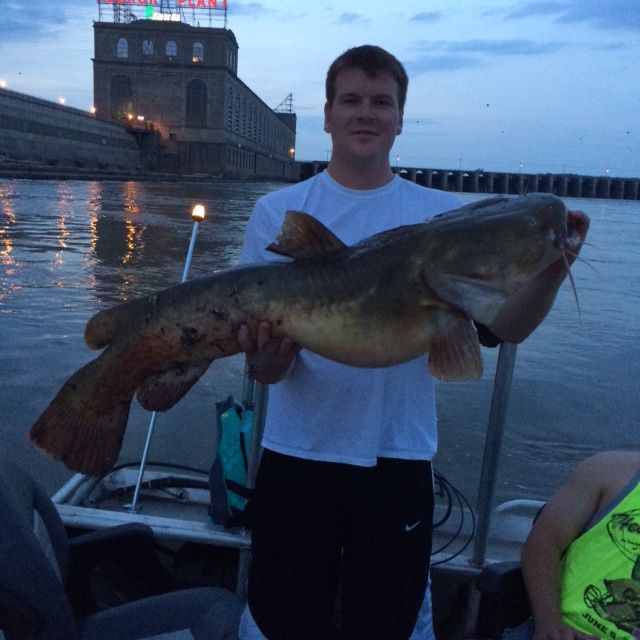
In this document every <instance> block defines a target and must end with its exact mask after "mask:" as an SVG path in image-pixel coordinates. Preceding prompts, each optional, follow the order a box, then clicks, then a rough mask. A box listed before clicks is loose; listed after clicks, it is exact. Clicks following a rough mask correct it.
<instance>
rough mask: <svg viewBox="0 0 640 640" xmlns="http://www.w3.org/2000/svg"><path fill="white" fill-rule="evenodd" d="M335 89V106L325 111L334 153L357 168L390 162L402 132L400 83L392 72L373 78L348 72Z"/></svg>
mask: <svg viewBox="0 0 640 640" xmlns="http://www.w3.org/2000/svg"><path fill="white" fill-rule="evenodd" d="M335 89H336V91H335V98H334V100H333V103H332V104H326V105H325V109H324V116H325V119H324V130H325V131H326V132H327V133H330V134H331V139H332V141H333V153H334V154H337V155H338V156H340V158H341V159H342V160H343V161H348V162H351V163H357V164H361V163H363V162H365V163H366V162H377V161H379V160H381V159H383V160H384V161H385V162H388V158H389V152H390V151H391V147H392V146H393V142H394V140H395V138H396V136H397V135H398V134H399V133H400V132H401V131H402V111H401V110H400V106H399V104H398V83H397V82H396V80H395V79H394V78H393V76H392V75H391V74H390V73H388V72H383V73H380V74H379V75H378V77H377V78H370V77H369V76H367V75H365V73H364V72H363V71H361V70H360V69H345V70H344V71H341V72H340V73H339V74H338V76H337V78H336V86H335Z"/></svg>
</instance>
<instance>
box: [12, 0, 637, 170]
mask: <svg viewBox="0 0 640 640" xmlns="http://www.w3.org/2000/svg"><path fill="white" fill-rule="evenodd" d="M160 1H163V2H165V3H166V2H177V0H157V2H158V3H160ZM187 15H188V10H187ZM217 15H220V17H221V18H222V16H223V14H222V13H219V12H218V14H217ZM112 17H113V12H112V7H109V6H104V5H103V6H102V19H103V20H105V21H112ZM98 19H99V7H98V4H97V2H96V0H0V82H4V83H6V87H7V88H8V89H11V90H14V91H19V92H22V93H26V94H29V95H34V96H37V97H39V98H44V99H47V100H52V101H56V102H57V101H58V100H59V99H60V98H61V97H64V99H65V103H66V104H67V105H69V106H72V107H76V108H79V109H86V110H89V109H90V108H91V106H92V104H93V75H92V74H93V70H92V62H91V58H92V56H93V28H92V24H93V21H96V20H98ZM202 26H206V25H202ZM213 26H224V22H222V21H217V22H214V24H213ZM227 28H229V29H231V30H232V31H233V32H234V34H235V36H236V38H237V41H238V44H239V47H240V48H239V53H238V76H239V77H240V79H241V80H242V81H243V82H245V84H247V85H248V86H249V87H250V88H251V89H252V90H253V91H254V92H255V93H256V94H257V95H258V96H259V97H260V98H261V99H262V100H263V101H264V102H266V103H267V104H268V105H269V106H271V107H272V108H275V107H277V106H278V105H279V104H280V103H282V102H283V101H284V100H285V99H286V98H287V96H288V95H289V94H292V97H293V109H294V111H295V112H296V113H297V117H298V125H297V141H296V158H297V159H298V160H326V159H328V157H329V154H330V149H331V141H330V138H329V136H328V135H327V134H325V133H324V131H323V128H322V124H323V118H322V110H323V105H324V79H325V74H326V70H327V68H328V67H329V65H330V64H331V62H332V61H333V59H334V58H336V57H337V56H338V55H340V54H341V53H342V52H343V51H345V50H346V49H348V48H349V47H352V46H357V45H361V44H365V43H370V44H377V45H380V46H382V47H384V48H386V49H388V50H389V51H391V52H392V53H393V54H394V55H395V56H396V57H397V58H398V59H399V60H400V61H401V62H402V63H403V64H404V65H405V67H406V69H407V71H408V74H409V78H410V83H409V94H408V98H407V104H406V107H405V113H404V129H403V133H402V134H401V135H400V136H399V137H398V138H397V140H396V143H395V145H394V148H393V149H392V151H391V162H392V165H395V166H401V167H417V168H421V167H422V168H447V169H468V170H472V169H480V168H482V169H484V170H485V171H492V170H493V171H510V172H513V173H517V172H523V173H527V172H551V173H577V174H583V175H610V176H620V177H640V0H536V1H532V0H507V1H502V0H457V2H451V0H395V1H390V0H386V1H384V0H352V1H350V2H349V1H342V2H340V1H338V0H324V1H322V2H318V1H315V0H281V1H279V2H276V1H270V0H257V1H250V0H228V11H227Z"/></svg>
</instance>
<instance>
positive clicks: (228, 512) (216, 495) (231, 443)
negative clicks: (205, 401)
mask: <svg viewBox="0 0 640 640" xmlns="http://www.w3.org/2000/svg"><path fill="white" fill-rule="evenodd" d="M216 423H217V434H218V442H217V451H216V456H215V458H214V461H213V464H212V466H211V470H210V471H209V489H210V491H211V503H210V505H209V515H210V516H211V520H212V521H213V522H214V523H215V524H222V525H225V526H243V525H245V524H246V517H245V516H246V513H245V509H246V506H247V500H248V499H249V496H250V493H251V492H250V490H249V489H248V488H247V469H248V464H249V448H250V445H251V427H252V423H253V407H252V406H250V405H248V404H246V403H242V404H240V403H238V402H235V401H234V399H233V396H228V397H227V398H226V400H223V401H222V402H216Z"/></svg>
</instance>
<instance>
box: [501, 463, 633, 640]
mask: <svg viewBox="0 0 640 640" xmlns="http://www.w3.org/2000/svg"><path fill="white" fill-rule="evenodd" d="M522 571H523V577H524V581H525V585H526V588H527V593H528V595H529V600H530V602H531V608H532V612H533V617H532V619H531V620H529V621H528V622H527V623H525V625H521V626H520V627H518V628H517V629H513V630H511V631H508V632H507V633H506V634H505V635H504V636H503V638H505V639H508V640H526V639H528V638H529V639H530V638H533V639H535V640H584V639H586V638H599V639H600V638H602V639H604V638H606V639H607V640H618V639H624V640H634V639H640V452H633V451H614V452H605V453H599V454H596V455H594V456H592V457H590V458H588V459H586V460H584V461H583V462H581V463H580V464H578V465H577V467H576V468H575V470H574V471H573V473H572V474H571V476H570V478H569V480H568V481H567V482H566V483H565V484H564V485H563V486H562V487H561V488H560V489H559V490H558V491H557V493H555V494H554V495H553V496H552V497H551V499H550V500H549V502H548V503H547V504H546V506H545V507H544V509H543V510H542V512H541V513H540V516H539V517H538V519H537V520H536V522H535V524H534V526H533V528H532V530H531V533H530V534H529V537H528V538H527V541H526V542H525V545H524V548H523V554H522Z"/></svg>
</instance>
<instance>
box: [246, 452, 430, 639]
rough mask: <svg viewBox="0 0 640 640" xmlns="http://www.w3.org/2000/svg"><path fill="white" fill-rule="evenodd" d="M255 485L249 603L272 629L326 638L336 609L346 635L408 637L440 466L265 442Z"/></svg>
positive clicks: (279, 634)
mask: <svg viewBox="0 0 640 640" xmlns="http://www.w3.org/2000/svg"><path fill="white" fill-rule="evenodd" d="M256 485H257V486H256V491H255V495H254V498H253V499H252V504H251V505H250V519H251V525H252V539H253V542H252V559H251V566H250V570H249V608H250V610H251V613H252V615H253V617H254V619H255V620H256V623H257V624H258V627H259V628H260V630H261V631H262V633H263V635H265V636H266V637H267V638H269V640H311V639H313V640H321V639H324V638H326V637H327V636H328V634H329V629H330V624H331V621H332V619H334V616H335V612H336V610H337V612H338V615H337V619H338V620H339V626H340V628H341V636H340V637H342V638H345V639H347V638H348V639H349V640H356V639H357V640H368V639H374V638H375V639H380V640H396V639H397V640H407V638H409V636H410V635H411V632H412V631H413V628H414V625H415V621H416V617H417V615H418V611H419V609H420V606H421V604H422V600H423V597H424V594H425V589H426V584H427V577H428V571H429V558H430V555H431V527H432V518H433V481H432V475H431V464H430V463H429V462H426V461H414V460H397V459H390V458H381V459H379V460H378V464H377V465H376V466H375V467H358V466H353V465H347V464H337V463H329V462H315V461H310V460H302V459H299V458H295V457H290V456H284V455H281V454H278V453H274V452H272V451H268V450H265V451H264V455H263V458H262V461H261V463H260V470H259V473H258V478H257V483H256ZM338 593H339V594H340V597H339V598H338V597H337V596H338ZM336 606H337V609H336Z"/></svg>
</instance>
